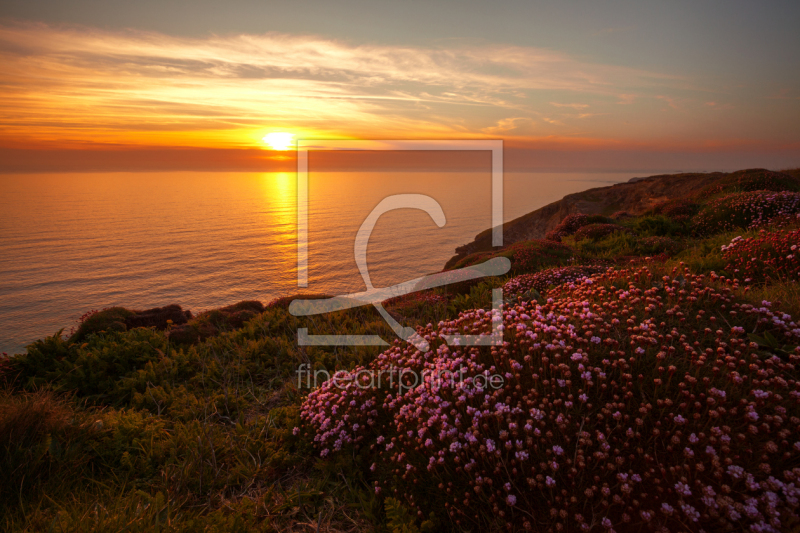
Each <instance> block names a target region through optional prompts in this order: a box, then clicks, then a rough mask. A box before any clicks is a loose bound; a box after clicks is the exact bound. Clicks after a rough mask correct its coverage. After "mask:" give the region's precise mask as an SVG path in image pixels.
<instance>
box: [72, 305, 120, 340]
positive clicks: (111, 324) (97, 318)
mask: <svg viewBox="0 0 800 533" xmlns="http://www.w3.org/2000/svg"><path fill="white" fill-rule="evenodd" d="M135 314H136V313H135V312H134V311H131V310H129V309H125V308H124V307H108V308H106V309H103V310H102V311H94V310H93V311H89V312H88V313H86V314H85V315H83V316H82V317H81V318H80V325H79V326H78V329H77V331H75V333H74V334H73V335H72V336H71V337H70V341H71V342H81V341H83V340H84V339H85V338H86V337H88V336H89V335H91V334H92V333H100V332H101V331H125V330H127V329H128V327H127V326H126V325H125V320H127V319H128V318H130V317H132V316H133V315H135Z"/></svg>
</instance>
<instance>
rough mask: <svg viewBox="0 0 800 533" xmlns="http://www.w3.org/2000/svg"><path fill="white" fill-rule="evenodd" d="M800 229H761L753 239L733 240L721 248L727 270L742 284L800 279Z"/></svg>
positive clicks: (737, 238) (739, 237)
mask: <svg viewBox="0 0 800 533" xmlns="http://www.w3.org/2000/svg"><path fill="white" fill-rule="evenodd" d="M799 249H800V229H795V230H783V231H780V230H779V231H770V232H768V231H766V230H763V229H762V230H761V231H760V232H759V234H758V235H757V236H755V237H745V238H742V237H741V236H737V237H734V238H733V239H732V240H731V242H730V244H727V245H724V246H722V251H723V252H724V253H723V257H724V258H725V259H726V260H727V261H728V265H727V267H726V270H728V271H729V272H731V273H732V274H733V275H735V276H737V277H738V278H740V279H742V280H743V281H744V282H745V283H750V282H755V281H766V280H784V281H788V282H797V281H798V280H800V250H799Z"/></svg>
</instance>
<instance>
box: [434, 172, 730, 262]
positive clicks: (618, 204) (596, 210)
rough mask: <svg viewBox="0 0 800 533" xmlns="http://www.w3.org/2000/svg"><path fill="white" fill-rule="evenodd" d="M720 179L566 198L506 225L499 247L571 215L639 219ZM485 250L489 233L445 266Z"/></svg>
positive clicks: (652, 181)
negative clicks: (623, 216) (619, 216)
mask: <svg viewBox="0 0 800 533" xmlns="http://www.w3.org/2000/svg"><path fill="white" fill-rule="evenodd" d="M724 176H726V174H723V173H720V172H714V173H697V174H663V175H658V176H649V177H645V178H632V179H631V180H629V181H628V182H626V183H618V184H616V185H611V186H610V187H598V188H596V189H589V190H587V191H582V192H578V193H575V194H569V195H567V196H565V197H564V198H562V199H561V200H559V201H557V202H553V203H552V204H549V205H546V206H544V207H542V208H540V209H537V210H536V211H533V212H531V213H528V214H527V215H523V216H521V217H519V218H517V219H515V220H512V221H510V222H506V223H505V224H504V225H503V244H504V246H509V245H511V244H514V243H515V242H519V241H527V240H531V239H542V238H544V237H545V235H546V234H547V232H548V231H551V230H553V229H554V228H555V227H556V226H558V224H559V223H560V222H561V221H562V220H563V219H564V217H566V216H567V215H571V214H575V213H584V214H587V215H605V216H610V215H612V214H614V213H617V212H625V213H627V214H630V215H641V214H643V213H645V212H646V211H648V210H650V209H652V208H653V207H654V206H656V205H657V204H659V203H662V202H664V201H666V200H671V199H673V198H680V197H684V196H691V195H694V194H697V193H699V192H700V191H701V190H703V189H704V188H705V187H707V186H708V185H710V184H711V183H713V182H715V181H717V180H718V179H720V178H722V177H724ZM489 250H492V231H491V229H487V230H486V231H484V232H482V233H480V234H478V235H477V236H476V237H475V240H473V241H472V242H471V243H468V244H465V245H464V246H459V247H458V248H456V256H455V257H454V258H452V259H451V260H450V261H448V264H452V263H453V262H455V261H457V260H458V258H463V257H466V256H467V255H469V254H472V253H475V252H485V251H489ZM454 260H455V261H454Z"/></svg>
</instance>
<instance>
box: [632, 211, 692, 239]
mask: <svg viewBox="0 0 800 533" xmlns="http://www.w3.org/2000/svg"><path fill="white" fill-rule="evenodd" d="M683 216H684V215H681V217H683ZM681 217H676V218H668V217H666V216H664V215H655V216H646V217H642V218H638V219H636V220H635V221H634V222H633V223H632V227H633V229H634V230H635V231H636V232H637V233H641V234H644V235H653V236H656V237H669V236H674V235H683V234H686V233H688V231H687V229H686V225H685V221H683V220H682V218H681Z"/></svg>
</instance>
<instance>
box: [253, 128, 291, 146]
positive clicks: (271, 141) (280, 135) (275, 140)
mask: <svg viewBox="0 0 800 533" xmlns="http://www.w3.org/2000/svg"><path fill="white" fill-rule="evenodd" d="M261 140H262V141H264V142H265V143H267V144H268V145H269V147H270V148H272V149H273V150H288V149H289V148H291V147H292V146H293V145H294V133H286V132H283V131H275V132H272V133H268V134H267V135H266V136H265V137H264V138H263V139H261Z"/></svg>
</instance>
